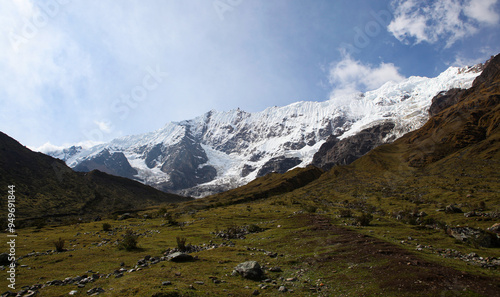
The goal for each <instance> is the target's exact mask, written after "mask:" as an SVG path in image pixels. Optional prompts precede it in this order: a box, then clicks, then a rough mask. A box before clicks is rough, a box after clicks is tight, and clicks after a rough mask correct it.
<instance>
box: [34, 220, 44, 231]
mask: <svg viewBox="0 0 500 297" xmlns="http://www.w3.org/2000/svg"><path fill="white" fill-rule="evenodd" d="M34 225H35V228H37V229H42V228H43V227H45V225H47V223H46V222H45V220H44V219H36V220H35V223H34Z"/></svg>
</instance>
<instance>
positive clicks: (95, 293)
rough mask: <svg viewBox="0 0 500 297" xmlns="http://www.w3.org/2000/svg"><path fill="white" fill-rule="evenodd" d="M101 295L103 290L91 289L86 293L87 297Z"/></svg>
mask: <svg viewBox="0 0 500 297" xmlns="http://www.w3.org/2000/svg"><path fill="white" fill-rule="evenodd" d="M101 293H104V289H103V288H92V289H90V290H88V291H87V295H99V294H101Z"/></svg>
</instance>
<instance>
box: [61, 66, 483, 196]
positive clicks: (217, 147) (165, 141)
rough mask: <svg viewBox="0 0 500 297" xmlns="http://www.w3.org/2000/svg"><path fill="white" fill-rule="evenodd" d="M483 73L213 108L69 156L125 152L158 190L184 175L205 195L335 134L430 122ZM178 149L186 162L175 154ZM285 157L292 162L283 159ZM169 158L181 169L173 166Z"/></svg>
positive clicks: (301, 157) (72, 159) (309, 150)
mask: <svg viewBox="0 0 500 297" xmlns="http://www.w3.org/2000/svg"><path fill="white" fill-rule="evenodd" d="M479 73H480V71H478V70H477V68H475V70H474V69H472V70H471V69H469V68H467V69H465V68H456V67H451V68H449V69H448V70H446V71H445V72H443V73H442V74H441V75H439V76H438V77H435V78H426V77H410V78H408V79H406V80H404V81H402V82H400V83H393V82H388V83H386V84H384V85H383V86H382V87H380V88H379V89H377V90H374V91H370V92H366V93H364V94H359V93H358V94H352V95H349V96H342V97H337V98H331V99H330V100H327V101H323V102H311V101H302V102H296V103H293V104H290V105H288V106H284V107H269V108H267V109H265V110H263V111H261V112H256V113H248V112H245V111H242V110H240V109H237V110H231V111H223V112H218V111H213V110H212V111H210V112H207V113H206V114H204V115H202V116H199V117H197V118H194V119H192V120H186V121H182V122H178V123H168V124H166V125H165V126H164V127H163V128H161V129H159V130H157V131H154V132H150V133H146V134H141V135H133V136H126V137H122V138H118V139H115V140H113V141H111V142H109V143H106V144H101V145H98V146H94V147H91V148H90V149H80V150H77V151H75V152H73V153H72V154H71V155H67V156H68V157H67V158H66V160H65V161H66V163H67V164H68V165H69V166H71V167H75V166H77V165H78V164H79V163H81V162H82V161H84V160H87V159H91V158H94V157H96V156H98V155H99V154H100V153H101V152H102V151H103V150H108V151H109V152H110V153H111V154H113V153H114V152H123V154H124V155H125V157H126V158H127V159H128V161H129V163H130V165H131V166H132V167H133V168H134V169H136V170H137V172H138V173H137V175H135V178H136V179H137V180H139V181H142V182H144V183H146V184H149V185H153V186H157V187H158V188H162V189H165V188H164V186H165V185H167V184H169V185H171V184H172V183H175V181H176V180H184V179H189V178H193V179H194V180H198V181H202V180H209V181H208V182H204V183H203V184H198V185H196V186H194V187H190V188H187V189H184V190H177V192H179V193H183V194H189V195H192V196H195V197H201V196H205V195H207V194H211V193H214V192H218V191H222V190H227V189H230V188H234V187H237V186H241V185H243V184H246V183H248V182H250V181H251V180H253V179H255V178H256V177H257V176H258V174H259V171H260V169H261V168H262V167H263V166H267V167H268V168H288V167H289V166H291V165H294V166H293V167H292V168H295V167H305V166H307V165H308V164H310V163H311V161H312V158H313V156H314V154H315V153H316V152H317V151H318V150H319V148H320V147H321V145H322V144H323V143H324V142H325V140H326V139H327V138H328V137H329V136H330V135H332V134H334V135H336V136H338V137H339V138H340V139H343V138H346V137H349V136H352V135H355V134H357V133H359V132H360V131H362V130H364V129H366V128H369V127H372V126H375V125H377V124H379V123H381V122H386V121H390V122H393V123H394V124H395V128H394V129H393V130H392V132H391V133H390V134H389V135H387V137H386V139H387V140H388V141H389V140H394V139H395V138H397V137H399V136H401V135H403V134H404V133H407V132H409V131H412V130H415V129H418V128H419V127H421V126H422V125H423V124H424V123H425V121H427V119H428V112H427V111H428V108H429V106H430V104H431V101H432V98H433V97H434V96H435V95H436V94H437V93H439V92H441V91H446V90H449V89H451V88H468V87H470V86H471V85H472V82H473V80H474V79H475V78H476V77H477V76H478V75H479ZM172 152H174V153H175V155H178V156H179V158H181V159H183V160H178V161H176V160H172ZM168 154H170V156H169V155H168ZM59 155H61V153H59ZM205 156H206V157H205ZM169 157H170V159H169ZM280 158H281V159H280ZM166 160H167V161H166ZM279 160H284V162H285V161H286V162H288V163H287V164H288V165H287V166H285V167H283V166H284V165H283V166H281V167H280V164H278V163H276V164H275V162H277V161H278V162H279ZM186 161H189V162H187V163H186ZM165 162H167V163H165ZM165 164H167V165H168V166H173V168H165V166H167V165H165ZM273 164H274V165H273ZM295 164H297V165H295ZM192 166H195V167H194V168H191V167H192ZM214 170H215V171H216V174H215V178H214V179H211V178H208V179H204V178H203V177H202V176H194V177H188V176H185V177H184V176H183V175H182V174H187V173H188V172H195V173H194V174H198V175H200V174H207V173H210V174H212V173H213V171H214ZM172 174H174V175H175V178H173V176H172ZM171 186H172V185H171ZM172 187H174V188H175V185H173V186H172Z"/></svg>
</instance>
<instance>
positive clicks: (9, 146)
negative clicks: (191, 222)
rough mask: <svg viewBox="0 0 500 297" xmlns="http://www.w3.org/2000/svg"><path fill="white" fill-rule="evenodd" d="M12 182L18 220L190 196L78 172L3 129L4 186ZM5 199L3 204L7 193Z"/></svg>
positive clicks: (0, 165) (0, 169)
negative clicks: (11, 135)
mask: <svg viewBox="0 0 500 297" xmlns="http://www.w3.org/2000/svg"><path fill="white" fill-rule="evenodd" d="M8 185H14V186H15V190H16V192H15V196H16V218H18V219H26V218H33V217H42V216H43V217H50V216H67V215H78V216H92V215H96V214H102V213H109V212H113V211H117V210H128V209H138V208H144V207H146V206H149V205H158V204H160V203H172V202H181V201H188V200H190V199H189V198H185V197H181V196H177V195H173V194H167V193H164V192H161V191H158V190H156V189H154V188H151V187H149V186H146V185H143V184H141V183H139V182H137V181H132V180H128V179H126V178H122V177H117V176H112V175H108V174H105V173H102V172H99V171H92V172H89V173H78V172H74V171H73V170H71V169H70V168H69V167H68V166H67V165H66V164H65V163H64V162H63V161H61V160H58V159H55V158H52V157H50V156H47V155H45V154H42V153H36V152H32V151H31V150H29V149H28V148H26V147H24V146H22V145H21V144H20V143H19V142H17V141H16V140H14V139H12V138H11V137H9V136H8V135H6V134H4V133H1V132H0V188H2V189H7V186H8ZM5 191H7V190H5ZM1 197H2V203H4V205H5V203H6V201H7V200H6V199H7V197H6V195H1ZM5 211H6V209H5V208H1V210H0V212H1V213H3V214H5V213H4V212H5Z"/></svg>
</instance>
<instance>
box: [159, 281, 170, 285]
mask: <svg viewBox="0 0 500 297" xmlns="http://www.w3.org/2000/svg"><path fill="white" fill-rule="evenodd" d="M161 285H162V286H170V285H172V282H171V281H164V282H162V283H161Z"/></svg>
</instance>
